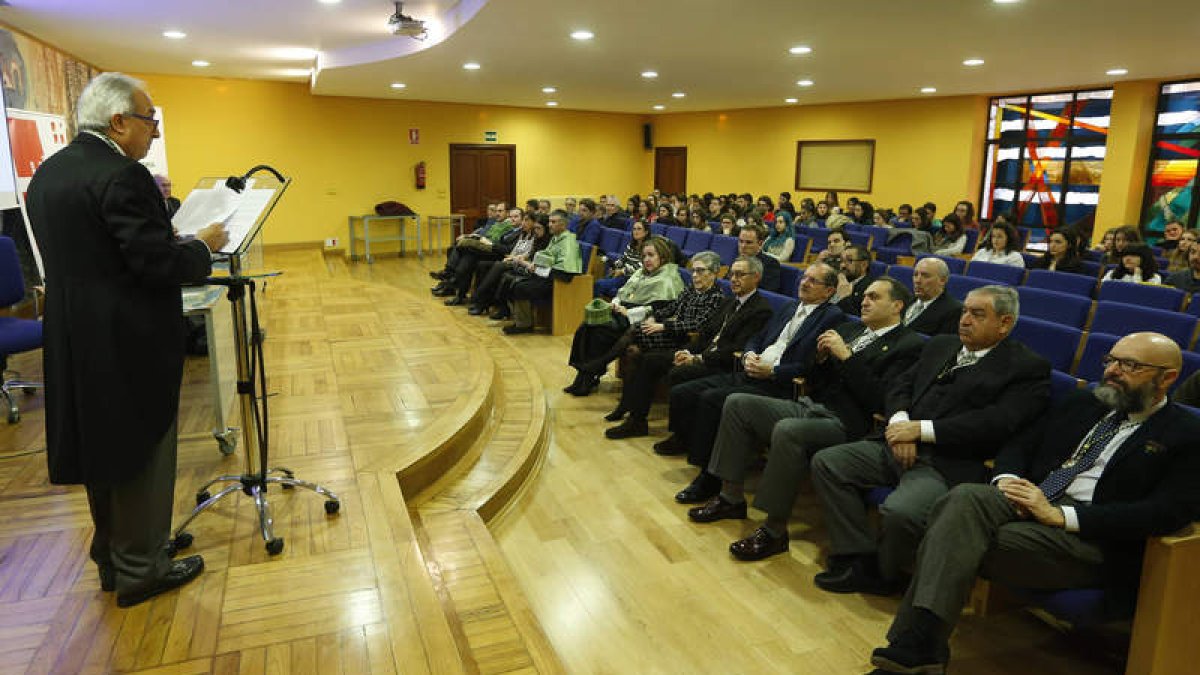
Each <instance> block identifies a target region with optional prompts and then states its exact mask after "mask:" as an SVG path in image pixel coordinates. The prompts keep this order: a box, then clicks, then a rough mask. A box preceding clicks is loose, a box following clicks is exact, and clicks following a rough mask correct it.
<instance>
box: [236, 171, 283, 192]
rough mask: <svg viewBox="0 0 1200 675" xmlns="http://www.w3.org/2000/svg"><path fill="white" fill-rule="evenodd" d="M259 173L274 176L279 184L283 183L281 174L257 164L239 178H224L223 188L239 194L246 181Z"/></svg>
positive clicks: (244, 187)
mask: <svg viewBox="0 0 1200 675" xmlns="http://www.w3.org/2000/svg"><path fill="white" fill-rule="evenodd" d="M259 171H267V172H269V173H270V174H271V175H273V176H275V178H276V179H277V180H278V181H279V182H280V183H282V182H283V181H284V177H283V174H281V173H279V172H278V171H276V170H275V169H274V168H272V167H270V166H267V165H266V164H259V165H258V166H255V167H254V168H252V169H250V170H249V171H247V172H246V173H244V174H242V175H241V176H230V177H229V178H226V179H225V187H227V188H229V189H230V190H233V191H234V192H241V191H242V190H245V189H246V181H247V180H249V178H250V176H253V175H254V174H256V173H258V172H259Z"/></svg>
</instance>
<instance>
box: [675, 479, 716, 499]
mask: <svg viewBox="0 0 1200 675" xmlns="http://www.w3.org/2000/svg"><path fill="white" fill-rule="evenodd" d="M719 494H721V479H720V478H717V477H716V476H714V475H712V474H711V473H708V472H707V471H701V472H700V475H699V476H696V478H695V479H694V480H693V481H692V482H691V483H690V484H689V485H688V486H687V487H685V488H683V489H682V490H680V491H679V492H677V493H675V501H677V502H679V503H680V504H703V503H704V502H706V501H708V500H710V499H712V498H713V497H716V496H717V495H719Z"/></svg>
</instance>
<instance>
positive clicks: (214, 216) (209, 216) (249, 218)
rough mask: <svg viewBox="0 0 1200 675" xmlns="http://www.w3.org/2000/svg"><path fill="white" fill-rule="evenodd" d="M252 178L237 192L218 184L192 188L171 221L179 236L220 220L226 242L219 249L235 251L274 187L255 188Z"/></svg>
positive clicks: (272, 192)
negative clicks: (206, 187) (226, 235)
mask: <svg viewBox="0 0 1200 675" xmlns="http://www.w3.org/2000/svg"><path fill="white" fill-rule="evenodd" d="M253 187H254V179H250V180H248V181H246V189H245V190H243V191H242V192H241V193H240V194H239V193H237V192H234V191H233V190H230V189H229V188H227V187H225V185H223V184H220V185H217V186H215V187H212V188H208V189H205V190H192V191H191V192H190V193H189V194H188V196H187V199H185V200H184V201H183V204H181V205H180V206H179V211H177V212H176V213H175V217H174V218H172V219H171V224H172V225H173V226H174V227H175V231H177V232H178V233H179V236H181V237H182V236H193V237H194V236H196V233H197V232H199V231H200V230H202V229H204V228H205V227H208V226H209V225H211V224H212V223H223V224H224V225H225V229H226V230H227V231H228V232H229V243H227V244H225V247H224V248H222V249H221V253H234V252H236V251H237V249H238V247H239V246H241V245H242V240H244V239H245V238H246V237H247V236H249V234H250V230H251V229H253V228H254V223H256V222H258V217H259V216H260V215H262V211H263V209H265V208H266V207H267V205H268V204H270V203H271V198H272V197H273V196H274V195H275V191H274V190H255V189H253Z"/></svg>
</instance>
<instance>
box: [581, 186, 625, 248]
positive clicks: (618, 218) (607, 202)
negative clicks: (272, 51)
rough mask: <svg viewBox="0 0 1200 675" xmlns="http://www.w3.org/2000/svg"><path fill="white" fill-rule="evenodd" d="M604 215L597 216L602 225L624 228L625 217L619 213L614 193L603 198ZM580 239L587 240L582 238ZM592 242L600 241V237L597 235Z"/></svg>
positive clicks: (616, 228)
mask: <svg viewBox="0 0 1200 675" xmlns="http://www.w3.org/2000/svg"><path fill="white" fill-rule="evenodd" d="M603 208H604V215H602V216H600V217H599V222H600V225H601V226H602V227H611V228H612V229H614V230H623V229H625V227H624V225H625V217H624V216H623V215H622V214H621V205H620V204H619V203H617V198H616V196H615V195H609V196H608V197H606V198H605V199H604V207H603ZM581 241H587V240H586V239H583V240H581ZM591 243H593V244H598V243H600V238H599V237H597V238H596V241H594V242H591Z"/></svg>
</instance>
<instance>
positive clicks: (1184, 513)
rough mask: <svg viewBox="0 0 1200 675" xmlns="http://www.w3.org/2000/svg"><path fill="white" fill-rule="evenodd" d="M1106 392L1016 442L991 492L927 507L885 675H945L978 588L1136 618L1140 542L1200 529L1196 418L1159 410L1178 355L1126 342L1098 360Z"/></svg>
mask: <svg viewBox="0 0 1200 675" xmlns="http://www.w3.org/2000/svg"><path fill="white" fill-rule="evenodd" d="M1103 362H1104V380H1103V382H1102V384H1101V385H1100V386H1098V387H1096V389H1095V390H1094V392H1091V393H1088V392H1083V391H1080V392H1076V393H1074V394H1073V395H1072V396H1071V397H1069V398H1067V399H1066V400H1064V401H1063V402H1062V403H1061V404H1060V405H1059V406H1058V407H1056V408H1054V409H1053V410H1051V411H1049V412H1047V413H1045V414H1044V415H1043V416H1042V418H1041V420H1040V421H1039V422H1038V424H1036V425H1033V426H1032V427H1030V428H1029V429H1028V430H1027V431H1025V432H1024V433H1022V434H1019V435H1018V436H1016V437H1014V438H1013V439H1012V440H1011V441H1010V442H1009V443H1008V444H1006V445H1005V447H1004V449H1003V450H1001V452H1000V453H999V455H997V457H996V471H995V477H994V478H993V479H992V482H991V484H990V485H983V484H964V485H959V486H957V487H955V488H954V489H953V490H951V491H950V492H949V493H947V494H946V495H945V496H944V497H943V498H942V499H941V500H939V501H938V503H937V504H936V505H935V506H934V509H933V513H932V515H931V516H930V524H929V529H928V531H927V532H926V534H925V538H924V540H923V541H922V543H921V546H920V549H919V550H918V552H917V565H916V572H915V574H914V576H913V579H912V583H911V584H910V585H909V587H908V592H907V593H906V594H905V596H904V601H903V602H902V603H901V605H900V609H899V610H898V612H897V614H896V619H895V620H894V621H893V622H892V626H891V629H890V630H889V631H888V639H889V641H890V644H889V645H888V646H887V647H884V648H880V649H876V650H875V651H874V653H873V654H872V656H871V662H872V664H874V665H875V666H876V667H877V668H879V671H876V672H893V673H942V672H944V669H945V664H946V662H947V661H948V660H949V648H948V645H947V640H948V638H949V635H950V632H951V630H952V629H953V627H954V623H955V621H956V620H957V619H958V615H959V613H960V612H961V611H962V607H963V604H964V603H965V602H966V599H967V596H968V595H969V593H970V590H971V585H972V584H973V583H974V580H975V577H976V575H980V574H981V575H983V576H985V577H988V578H990V579H992V580H995V581H998V582H1000V583H1002V584H1007V585H1012V586H1018V587H1022V588H1032V589H1038V590H1059V589H1068V588H1095V587H1101V588H1103V589H1104V591H1105V595H1104V599H1105V608H1106V610H1107V611H1108V613H1109V614H1110V616H1111V618H1114V619H1116V618H1122V617H1128V616H1130V615H1132V613H1133V609H1134V606H1135V603H1136V600H1137V590H1138V580H1139V578H1140V575H1141V563H1142V553H1143V550H1144V548H1145V540H1146V537H1150V536H1156V535H1165V534H1169V533H1171V532H1173V531H1175V530H1177V529H1179V528H1180V527H1182V526H1184V525H1185V524H1187V523H1188V522H1190V521H1192V520H1195V519H1196V518H1197V517H1198V516H1200V490H1197V489H1196V485H1198V484H1200V447H1198V445H1200V419H1197V418H1196V417H1195V416H1194V415H1192V414H1190V413H1188V412H1187V411H1185V410H1183V409H1181V408H1180V407H1179V406H1178V405H1176V404H1174V403H1171V402H1169V401H1168V400H1167V389H1168V388H1169V387H1170V386H1171V384H1172V383H1173V382H1174V381H1175V379H1176V378H1177V377H1179V368H1180V364H1181V362H1182V361H1181V356H1180V352H1179V347H1178V346H1177V345H1176V344H1175V343H1174V342H1173V341H1172V340H1170V339H1169V338H1167V337H1166V336H1164V335H1160V334H1158V333H1134V334H1132V335H1129V336H1126V337H1124V338H1122V339H1121V340H1120V341H1118V342H1117V343H1116V344H1115V345H1114V346H1113V348H1112V351H1111V352H1110V353H1109V354H1108V355H1107V356H1105V357H1104V359H1103Z"/></svg>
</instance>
